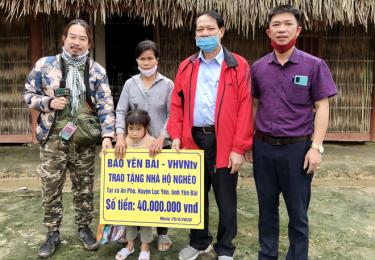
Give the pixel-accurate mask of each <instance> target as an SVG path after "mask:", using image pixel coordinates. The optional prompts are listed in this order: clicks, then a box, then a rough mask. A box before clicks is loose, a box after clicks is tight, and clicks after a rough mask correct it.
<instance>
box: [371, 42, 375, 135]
mask: <svg viewBox="0 0 375 260" xmlns="http://www.w3.org/2000/svg"><path fill="white" fill-rule="evenodd" d="M374 44H375V35H374V36H373V37H372V44H371V46H372V48H373V49H372V56H373V59H374V62H373V63H372V80H373V81H374V83H373V84H372V102H371V106H372V109H371V117H370V118H371V119H370V139H371V141H372V142H375V47H374Z"/></svg>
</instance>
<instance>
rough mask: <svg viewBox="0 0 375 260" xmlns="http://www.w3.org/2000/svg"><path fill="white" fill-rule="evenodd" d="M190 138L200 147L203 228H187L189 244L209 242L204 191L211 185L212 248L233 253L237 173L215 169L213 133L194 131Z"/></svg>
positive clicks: (221, 253) (199, 245)
mask: <svg viewBox="0 0 375 260" xmlns="http://www.w3.org/2000/svg"><path fill="white" fill-rule="evenodd" d="M193 138H194V141H195V143H196V144H197V145H198V147H199V148H200V149H203V150H204V160H205V161H204V166H205V169H204V174H205V175H204V178H205V183H204V185H205V189H204V191H205V192H204V203H205V205H204V229H203V230H202V229H191V230H190V246H192V247H194V248H195V249H197V250H204V249H206V248H207V247H208V246H209V245H210V243H211V242H212V235H211V233H210V231H209V229H208V224H209V214H208V213H209V201H208V192H209V191H210V189H211V186H212V188H213V191H214V194H215V200H216V204H217V206H218V209H219V225H218V232H217V243H216V244H214V249H215V251H216V253H217V255H219V256H233V254H234V250H235V246H234V245H233V243H232V240H233V239H234V238H235V236H236V235H237V191H236V187H237V180H238V174H237V173H235V174H230V169H229V168H219V169H216V168H215V164H216V136H215V134H210V135H206V134H204V133H202V132H194V131H193Z"/></svg>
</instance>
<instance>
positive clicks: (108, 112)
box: [94, 62, 115, 138]
mask: <svg viewBox="0 0 375 260" xmlns="http://www.w3.org/2000/svg"><path fill="white" fill-rule="evenodd" d="M94 66H95V67H96V68H95V72H94V73H95V74H96V75H95V77H96V82H95V86H96V88H95V99H96V110H97V113H98V117H99V121H100V124H101V127H102V138H104V137H111V138H114V136H115V113H114V104H113V98H112V93H111V89H110V87H109V83H108V77H107V73H106V71H105V69H104V68H103V67H101V66H100V65H99V64H98V63H96V62H95V63H94Z"/></svg>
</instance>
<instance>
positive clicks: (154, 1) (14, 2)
mask: <svg viewBox="0 0 375 260" xmlns="http://www.w3.org/2000/svg"><path fill="white" fill-rule="evenodd" d="M287 3H290V4H293V5H295V6H297V7H299V8H300V9H301V10H302V12H303V14H304V18H305V22H306V23H305V26H306V27H307V28H312V29H314V28H317V26H319V27H321V26H332V25H333V24H334V23H341V24H343V25H354V24H361V25H363V26H364V27H365V28H367V26H368V25H369V24H374V23H375V0H0V10H3V11H5V13H6V14H7V17H8V19H14V18H17V17H19V16H23V15H35V14H37V13H46V14H50V13H53V12H55V13H61V14H63V15H64V16H67V17H79V16H80V15H81V14H83V13H89V14H92V15H93V16H94V21H95V20H96V18H97V17H98V16H100V17H101V19H102V21H105V20H106V19H107V18H108V17H111V16H112V15H124V14H126V15H128V16H130V17H143V18H144V23H145V24H154V23H155V22H156V21H157V20H159V21H160V22H161V24H162V25H166V26H168V27H170V28H181V27H186V26H188V27H191V26H192V25H193V21H194V17H195V15H196V13H199V12H201V11H204V10H209V9H216V10H217V11H219V12H221V13H222V14H223V16H224V19H225V21H226V27H227V28H228V29H235V30H237V31H238V32H239V33H242V34H245V35H248V34H249V32H250V31H251V29H254V28H255V27H257V26H264V25H265V24H266V16H267V10H268V9H270V8H272V7H274V6H275V5H279V4H287ZM253 31H254V30H253Z"/></svg>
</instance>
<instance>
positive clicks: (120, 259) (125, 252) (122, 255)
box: [116, 247, 134, 260]
mask: <svg viewBox="0 0 375 260" xmlns="http://www.w3.org/2000/svg"><path fill="white" fill-rule="evenodd" d="M133 253H134V248H133V250H132V251H129V249H128V248H127V247H124V248H123V249H121V250H120V251H118V252H117V254H116V260H124V259H126V258H128V256H130V255H131V254H133Z"/></svg>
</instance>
